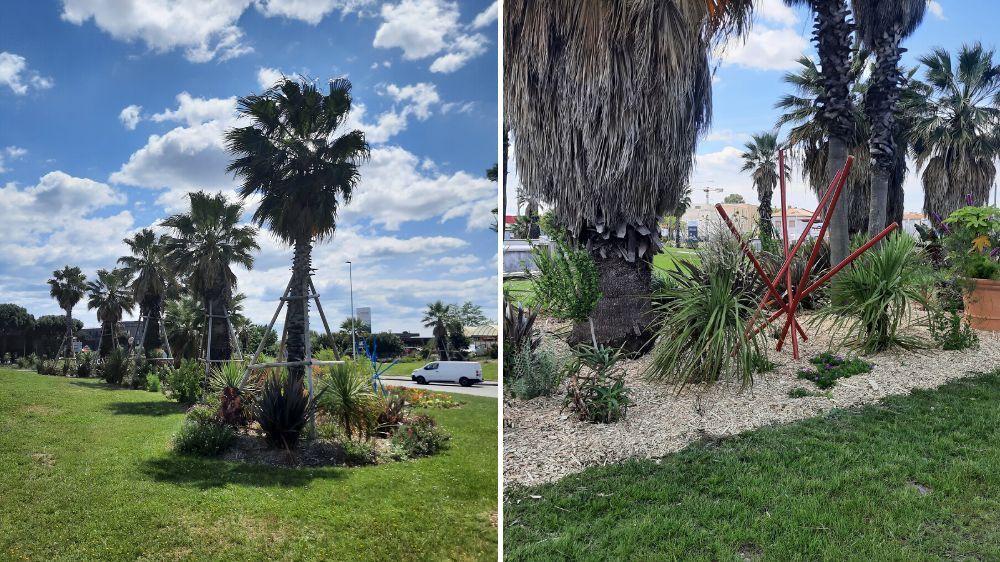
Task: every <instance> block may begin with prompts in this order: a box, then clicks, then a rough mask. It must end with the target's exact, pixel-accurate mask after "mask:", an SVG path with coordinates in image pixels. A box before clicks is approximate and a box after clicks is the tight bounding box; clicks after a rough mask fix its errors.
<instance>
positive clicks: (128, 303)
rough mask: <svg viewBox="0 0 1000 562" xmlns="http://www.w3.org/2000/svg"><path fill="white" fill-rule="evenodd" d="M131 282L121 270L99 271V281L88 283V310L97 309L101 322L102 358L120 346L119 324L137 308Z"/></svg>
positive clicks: (100, 349)
mask: <svg viewBox="0 0 1000 562" xmlns="http://www.w3.org/2000/svg"><path fill="white" fill-rule="evenodd" d="M130 281H131V280H130V279H129V278H128V276H127V275H126V274H125V272H124V271H122V270H121V269H113V270H111V271H108V270H107V269H98V270H97V279H96V280H94V281H90V282H88V283H87V292H88V297H89V298H88V300H87V308H88V309H90V310H93V309H97V319H98V320H100V322H101V343H100V345H99V353H100V356H101V357H102V358H103V357H105V356H106V355H107V354H108V353H109V352H110V351H111V346H112V345H114V346H115V347H117V346H118V323H119V322H121V319H122V316H123V315H124V314H125V313H126V312H128V313H130V314H131V312H132V309H133V308H134V307H135V300H133V298H132V291H130V290H129V282H130Z"/></svg>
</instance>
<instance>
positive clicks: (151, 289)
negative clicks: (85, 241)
mask: <svg viewBox="0 0 1000 562" xmlns="http://www.w3.org/2000/svg"><path fill="white" fill-rule="evenodd" d="M123 242H125V245H126V246H128V248H129V252H131V254H132V255H129V256H122V257H120V258H118V264H119V265H121V266H122V269H123V270H124V271H125V275H127V276H128V277H129V278H131V279H132V284H131V289H132V298H133V299H134V300H135V302H137V303H139V314H140V315H143V316H146V317H147V318H148V319H149V321H148V325H147V326H146V331H145V332H144V333H143V335H142V341H141V342H136V345H139V346H141V347H143V348H145V349H155V348H158V347H162V346H163V342H162V341H160V317H161V316H162V314H163V310H162V309H163V295H164V294H165V293H166V292H167V285H168V283H169V282H170V278H171V274H170V270H169V268H168V267H167V263H166V260H165V259H164V256H165V253H166V252H165V250H164V246H163V243H162V241H161V240H160V237H158V236H157V235H156V233H154V232H153V230H152V229H149V228H144V229H142V230H140V231H139V232H137V233H136V234H135V235H134V236H133V237H132V238H126V239H125V240H123Z"/></svg>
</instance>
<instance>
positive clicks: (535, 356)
mask: <svg viewBox="0 0 1000 562" xmlns="http://www.w3.org/2000/svg"><path fill="white" fill-rule="evenodd" d="M510 361H511V365H510V368H509V370H510V373H511V374H510V376H508V377H507V379H508V381H509V383H508V384H509V388H510V395H511V396H513V397H514V398H520V399H522V400H530V399H532V398H537V397H538V396H549V395H551V394H553V393H554V392H555V391H556V390H557V389H558V388H559V383H560V382H561V381H562V376H561V374H560V372H559V364H558V362H557V361H556V358H555V356H554V355H553V354H552V353H550V352H548V351H542V350H532V349H531V348H530V347H528V346H522V347H520V348H518V349H517V350H516V351H515V352H514V353H513V355H512V356H511V360H510Z"/></svg>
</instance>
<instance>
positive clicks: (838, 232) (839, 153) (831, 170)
mask: <svg viewBox="0 0 1000 562" xmlns="http://www.w3.org/2000/svg"><path fill="white" fill-rule="evenodd" d="M846 162H847V142H845V141H844V139H842V138H837V137H830V146H829V154H828V156H827V159H826V176H827V178H828V182H827V183H828V184H829V183H830V182H833V177H834V176H836V175H837V172H838V171H840V169H841V168H843V167H844V163H846ZM845 187H846V185H845ZM850 197H851V193H849V192H847V190H846V189H844V190H842V193H841V196H840V201H838V202H837V208H836V209H834V211H833V215H832V216H829V215H828V214H827V215H824V220H828V221H830V228H829V231H830V263H831V264H833V265H836V264H838V263H840V262H841V261H843V260H844V258H846V257H847V255H848V254H849V253H850V242H851V234H850V232H849V231H848V224H847V213H848V210H849V209H850V207H851V201H850Z"/></svg>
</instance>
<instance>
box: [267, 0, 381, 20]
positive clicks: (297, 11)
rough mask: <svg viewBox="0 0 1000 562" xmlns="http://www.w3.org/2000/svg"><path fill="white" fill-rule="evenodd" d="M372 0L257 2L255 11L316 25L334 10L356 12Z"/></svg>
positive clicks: (269, 0)
mask: <svg viewBox="0 0 1000 562" xmlns="http://www.w3.org/2000/svg"><path fill="white" fill-rule="evenodd" d="M372 2H373V0H258V1H257V2H256V4H257V9H258V10H259V11H260V12H261V13H263V14H264V15H265V16H272V17H273V16H280V17H285V18H289V19H297V20H302V21H304V22H306V23H309V24H312V25H316V24H318V23H319V22H320V21H322V20H323V18H324V17H326V15H327V14H329V13H330V12H333V11H334V10H340V12H341V14H348V13H351V12H355V11H358V10H360V9H362V8H365V7H366V6H369V5H371V4H372Z"/></svg>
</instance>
